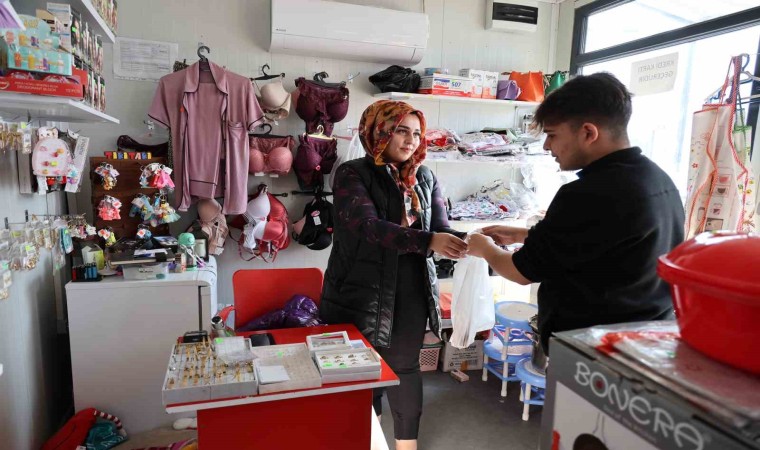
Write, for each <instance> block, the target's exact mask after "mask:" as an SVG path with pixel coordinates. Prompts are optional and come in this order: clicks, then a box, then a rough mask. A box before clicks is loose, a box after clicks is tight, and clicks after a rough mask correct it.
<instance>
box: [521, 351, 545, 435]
mask: <svg viewBox="0 0 760 450" xmlns="http://www.w3.org/2000/svg"><path fill="white" fill-rule="evenodd" d="M515 375H517V378H519V379H520V401H521V402H523V414H522V420H524V421H527V420H528V414H529V410H530V405H540V406H543V405H544V394H545V390H546V375H542V374H540V373H538V371H536V369H535V368H533V364H531V363H530V358H525V359H523V360H522V361H520V362H519V363H517V367H516V368H515ZM533 388H537V389H536V392H535V397H533V398H531V394H532V393H533Z"/></svg>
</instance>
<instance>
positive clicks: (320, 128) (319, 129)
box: [308, 125, 335, 140]
mask: <svg viewBox="0 0 760 450" xmlns="http://www.w3.org/2000/svg"><path fill="white" fill-rule="evenodd" d="M308 136H309V137H312V138H316V139H325V140H335V138H334V137H332V136H328V135H326V134H325V127H323V126H322V125H318V126H317V132H316V133H311V134H309V135H308Z"/></svg>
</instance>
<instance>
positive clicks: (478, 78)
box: [459, 69, 486, 98]
mask: <svg viewBox="0 0 760 450" xmlns="http://www.w3.org/2000/svg"><path fill="white" fill-rule="evenodd" d="M459 75H460V76H463V77H465V78H469V79H470V80H472V85H471V86H470V97H473V98H481V97H482V96H483V82H484V80H483V78H484V77H485V75H486V72H485V70H477V69H462V70H460V71H459Z"/></svg>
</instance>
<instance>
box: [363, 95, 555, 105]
mask: <svg viewBox="0 0 760 450" xmlns="http://www.w3.org/2000/svg"><path fill="white" fill-rule="evenodd" d="M374 97H375V98H380V99H385V100H423V101H434V102H441V103H470V104H477V105H490V106H501V107H505V108H518V107H522V108H527V107H531V108H533V107H536V106H538V105H539V104H540V103H538V102H521V101H517V100H496V99H490V98H472V97H454V96H450V95H430V94H410V93H407V92H384V93H381V94H375V95H374Z"/></svg>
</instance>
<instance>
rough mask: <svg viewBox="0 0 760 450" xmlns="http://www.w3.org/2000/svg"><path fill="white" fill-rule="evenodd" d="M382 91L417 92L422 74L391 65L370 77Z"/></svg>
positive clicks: (371, 81)
mask: <svg viewBox="0 0 760 450" xmlns="http://www.w3.org/2000/svg"><path fill="white" fill-rule="evenodd" d="M369 81H370V83H372V84H374V85H375V86H376V87H377V88H378V89H380V92H417V89H419V87H420V76H419V74H418V73H417V72H415V71H414V70H412V69H408V68H406V67H401V66H390V67H388V68H387V69H385V70H382V71H380V72H378V73H376V74H374V75H372V76H370V77H369Z"/></svg>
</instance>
